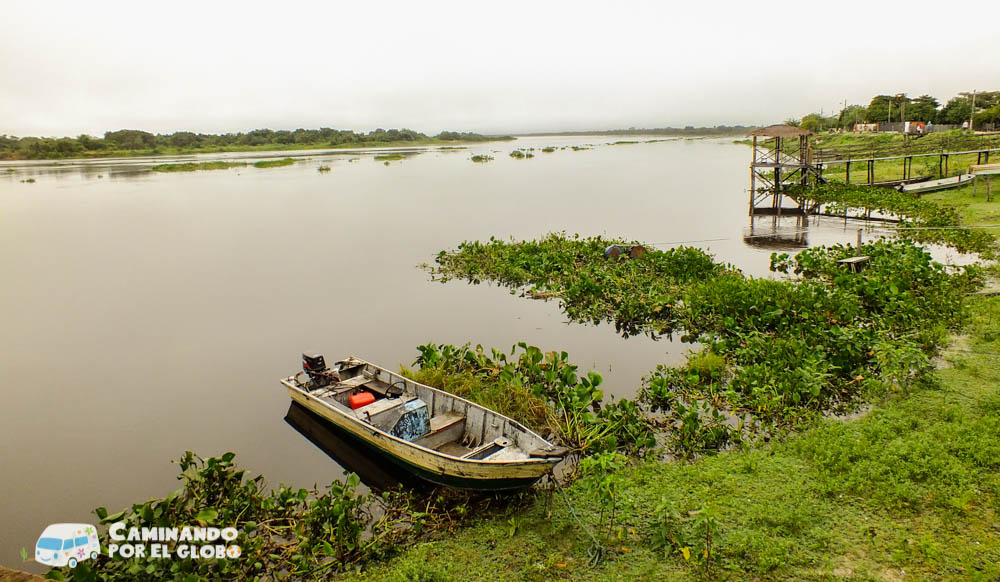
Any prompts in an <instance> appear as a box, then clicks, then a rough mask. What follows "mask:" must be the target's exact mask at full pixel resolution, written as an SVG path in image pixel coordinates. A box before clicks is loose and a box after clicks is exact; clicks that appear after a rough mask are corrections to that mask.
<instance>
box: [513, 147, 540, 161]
mask: <svg viewBox="0 0 1000 582" xmlns="http://www.w3.org/2000/svg"><path fill="white" fill-rule="evenodd" d="M510 157H512V158H514V159H515V160H523V159H525V158H533V157H535V154H533V153H531V150H530V149H528V150H514V151H512V152H510Z"/></svg>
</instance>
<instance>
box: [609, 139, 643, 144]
mask: <svg viewBox="0 0 1000 582" xmlns="http://www.w3.org/2000/svg"><path fill="white" fill-rule="evenodd" d="M636 143H639V142H637V141H628V140H623V141H616V142H612V143H610V144H609V145H632V144H636Z"/></svg>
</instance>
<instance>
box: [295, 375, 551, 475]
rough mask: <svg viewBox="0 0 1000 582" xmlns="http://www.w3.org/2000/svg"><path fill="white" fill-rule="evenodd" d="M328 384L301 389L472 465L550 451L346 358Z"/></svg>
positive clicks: (470, 407) (479, 412) (464, 406)
mask: <svg viewBox="0 0 1000 582" xmlns="http://www.w3.org/2000/svg"><path fill="white" fill-rule="evenodd" d="M331 371H332V374H331V378H330V381H329V382H328V383H327V384H326V385H324V386H316V383H314V382H313V381H311V380H307V381H305V382H302V381H299V382H298V383H299V385H300V387H301V388H302V389H304V390H307V391H308V392H309V393H310V394H311V395H313V396H314V397H317V398H320V399H322V400H324V401H326V402H329V403H331V404H332V405H333V406H335V407H336V408H338V409H339V410H341V411H342V412H344V413H346V414H349V415H354V416H355V417H357V418H358V419H359V420H361V421H363V422H366V423H368V424H371V425H372V426H374V427H375V428H378V429H379V430H382V431H384V432H386V433H389V434H391V435H393V436H396V437H399V438H402V439H404V440H406V441H409V442H411V443H413V444H416V445H420V446H422V447H426V448H428V449H433V450H435V451H437V452H439V453H442V454H445V455H448V456H451V457H455V458H459V459H470V460H486V461H515V460H525V459H529V458H536V457H548V456H554V455H550V454H547V453H548V452H550V451H552V450H553V447H552V446H551V445H550V444H549V443H547V442H546V441H545V440H544V439H542V438H541V437H539V436H538V435H536V434H534V433H532V432H531V431H529V430H528V429H526V428H525V427H523V426H522V425H520V424H518V423H516V422H514V421H512V420H510V419H507V418H505V417H504V416H501V415H499V414H496V413H494V412H492V411H490V410H488V409H486V408H483V407H481V406H478V405H476V404H473V403H471V402H468V401H466V400H463V399H461V398H458V397H455V396H454V395H451V394H449V393H447V392H444V391H440V390H436V389H433V388H429V387H427V386H423V385H422V384H418V383H416V382H413V381H412V380H409V379H407V378H404V377H403V376H400V375H398V374H394V373H392V372H389V371H388V370H385V369H383V368H379V367H378V366H375V365H373V364H370V363H367V362H364V361H361V360H356V359H353V358H352V359H348V360H343V361H341V362H337V364H336V365H334V366H333V367H332V370H331Z"/></svg>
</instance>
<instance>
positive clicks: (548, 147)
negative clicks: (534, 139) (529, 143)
mask: <svg viewBox="0 0 1000 582" xmlns="http://www.w3.org/2000/svg"><path fill="white" fill-rule="evenodd" d="M542 151H543V152H545V153H547V154H551V153H552V152H554V151H556V148H554V147H552V146H547V147H544V148H542Z"/></svg>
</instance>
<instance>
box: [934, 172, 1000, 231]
mask: <svg viewBox="0 0 1000 582" xmlns="http://www.w3.org/2000/svg"><path fill="white" fill-rule="evenodd" d="M977 179H978V180H979V184H977V185H976V188H975V190H973V187H972V185H971V184H967V185H964V186H960V187H958V188H955V189H953V190H941V191H938V192H931V193H929V194H925V195H924V196H923V197H922V198H923V199H924V200H928V201H930V202H934V203H936V204H939V205H941V206H944V207H946V208H953V209H955V210H957V211H958V213H959V215H960V216H961V218H962V222H963V223H964V224H1000V176H980V177H979V178H977ZM987 180H989V181H990V184H991V186H990V188H991V192H992V196H991V200H990V201H989V202H987V201H986V181H987ZM985 232H988V233H990V234H992V235H993V236H994V237H998V236H1000V229H988V230H985Z"/></svg>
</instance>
